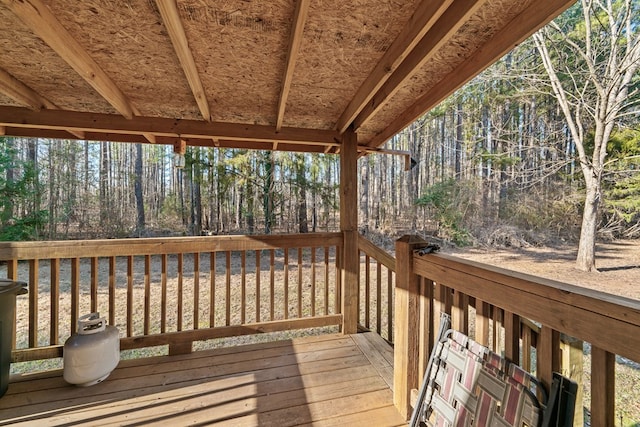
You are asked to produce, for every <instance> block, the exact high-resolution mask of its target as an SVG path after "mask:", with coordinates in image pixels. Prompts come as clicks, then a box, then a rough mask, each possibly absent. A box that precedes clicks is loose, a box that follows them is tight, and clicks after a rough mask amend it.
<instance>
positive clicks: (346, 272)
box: [340, 131, 360, 334]
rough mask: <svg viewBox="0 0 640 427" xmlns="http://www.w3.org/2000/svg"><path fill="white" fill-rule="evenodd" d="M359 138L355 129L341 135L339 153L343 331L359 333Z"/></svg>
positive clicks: (345, 332)
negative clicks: (342, 242)
mask: <svg viewBox="0 0 640 427" xmlns="http://www.w3.org/2000/svg"><path fill="white" fill-rule="evenodd" d="M357 146H358V140H357V136H356V134H355V133H354V132H351V131H347V132H346V133H345V134H344V135H343V139H342V150H341V152H340V231H342V234H343V237H344V244H343V251H342V256H343V260H342V272H341V275H342V280H341V282H342V316H343V321H342V332H343V333H344V334H355V333H357V332H358V285H359V283H358V272H359V271H360V257H359V252H358V151H357Z"/></svg>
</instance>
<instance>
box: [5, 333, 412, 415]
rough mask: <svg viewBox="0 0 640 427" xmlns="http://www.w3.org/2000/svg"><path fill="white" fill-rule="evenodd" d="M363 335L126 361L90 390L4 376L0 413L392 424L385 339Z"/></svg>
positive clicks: (44, 378)
mask: <svg viewBox="0 0 640 427" xmlns="http://www.w3.org/2000/svg"><path fill="white" fill-rule="evenodd" d="M371 335H372V334H360V335H359V336H357V337H351V336H344V335H342V334H331V335H322V336H317V337H306V338H298V339H294V340H287V341H275V342H267V343H261V344H251V345H245V346H240V347H233V348H222V349H217V350H206V351H199V352H194V353H191V354H183V355H175V356H161V357H154V358H148V359H137V360H125V361H121V362H120V365H119V366H118V368H117V369H116V370H115V371H114V372H113V373H112V374H111V375H110V376H109V378H107V379H106V380H105V381H104V382H103V383H101V384H100V385H99V386H96V387H89V388H80V387H73V386H70V385H68V384H66V383H65V382H64V381H63V380H62V378H61V374H62V372H61V371H49V372H45V373H41V374H35V375H27V376H24V377H13V378H12V383H11V385H10V387H9V392H8V393H7V394H6V395H5V396H4V397H3V398H2V400H0V413H2V414H3V415H4V414H6V417H4V419H3V422H7V423H9V424H12V425H18V426H20V425H29V423H32V422H33V420H35V419H37V420H38V423H40V424H45V425H60V424H83V423H84V424H91V423H98V422H99V423H100V424H101V425H118V424H120V425H122V424H131V423H137V424H144V425H154V424H158V425H167V424H170V425H185V424H190V423H202V424H212V423H215V424H216V425H217V424H221V425H274V426H276V425H277V426H288V425H298V424H313V425H326V426H331V425H345V424H344V423H345V422H346V421H348V424H346V425H365V424H366V423H369V424H370V423H371V422H372V420H373V419H372V418H371V417H372V416H375V417H376V418H375V420H376V425H389V426H399V425H402V422H403V419H402V418H401V417H400V414H398V412H397V411H396V410H395V408H393V406H392V396H391V390H390V389H389V386H388V385H387V383H386V382H385V379H384V377H383V375H388V374H389V371H388V369H389V365H388V358H386V357H385V355H384V354H385V353H388V352H389V351H390V347H389V346H388V345H386V343H384V342H379V341H377V340H379V338H377V339H376V337H372V336H371ZM385 346H386V348H385ZM378 417H379V418H378ZM380 420H382V423H383V424H379V423H378V421H380Z"/></svg>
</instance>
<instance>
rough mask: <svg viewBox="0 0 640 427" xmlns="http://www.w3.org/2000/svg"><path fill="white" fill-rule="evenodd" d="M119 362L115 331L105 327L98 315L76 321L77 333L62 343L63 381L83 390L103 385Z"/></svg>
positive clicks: (93, 314) (118, 346)
mask: <svg viewBox="0 0 640 427" xmlns="http://www.w3.org/2000/svg"><path fill="white" fill-rule="evenodd" d="M119 361H120V336H119V333H118V328H116V327H115V326H107V321H106V319H105V318H104V317H100V313H91V314H86V315H84V316H81V317H80V318H79V319H78V332H77V333H76V334H74V335H72V336H71V337H69V339H68V340H67V341H66V342H65V343H64V351H63V367H64V370H63V377H64V380H65V381H66V382H68V383H70V384H76V385H79V386H82V387H86V386H90V385H94V384H98V383H99V382H102V381H104V380H105V379H106V378H107V377H108V376H109V374H111V371H113V370H114V369H115V368H116V366H118V362H119Z"/></svg>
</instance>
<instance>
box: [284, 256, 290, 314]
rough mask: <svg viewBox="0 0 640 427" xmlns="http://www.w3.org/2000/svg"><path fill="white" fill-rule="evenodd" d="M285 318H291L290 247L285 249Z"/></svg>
mask: <svg viewBox="0 0 640 427" xmlns="http://www.w3.org/2000/svg"><path fill="white" fill-rule="evenodd" d="M283 268H284V318H285V319H288V318H289V249H288V248H285V249H284V267H283Z"/></svg>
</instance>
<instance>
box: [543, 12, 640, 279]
mask: <svg viewBox="0 0 640 427" xmlns="http://www.w3.org/2000/svg"><path fill="white" fill-rule="evenodd" d="M580 6H581V7H582V17H579V16H577V15H578V14H577V13H574V14H571V13H569V14H564V15H562V17H561V18H560V19H558V20H556V21H554V22H553V23H552V24H551V25H549V26H547V27H546V28H545V29H543V30H542V31H540V32H538V33H536V34H535V35H534V41H535V43H536V47H537V49H538V51H539V53H540V55H541V57H542V62H543V64H544V68H545V70H546V71H547V74H548V76H549V81H550V84H551V87H552V89H553V93H554V95H555V97H556V98H557V101H558V104H559V106H560V108H561V110H562V112H563V114H564V117H565V119H566V121H567V126H568V128H569V131H570V133H571V137H572V139H573V141H574V142H575V144H576V148H577V152H578V159H579V162H580V167H581V169H582V174H583V175H584V179H585V187H586V195H585V203H584V212H583V217H582V228H581V232H580V243H579V245H578V256H577V260H576V262H577V266H578V268H580V269H582V270H584V271H592V270H594V269H595V237H596V230H597V224H598V222H597V217H598V207H599V206H600V204H601V203H602V177H603V173H604V170H605V167H606V163H605V162H606V158H607V142H608V141H609V138H610V136H611V133H612V131H613V130H614V128H615V126H616V124H617V123H618V120H619V119H620V118H621V116H622V115H624V114H625V113H627V112H629V111H632V110H633V108H634V105H637V101H638V99H637V97H636V96H635V95H636V93H635V92H630V87H631V84H632V82H633V79H634V77H635V74H636V72H637V71H638V67H639V66H640V39H639V38H640V33H639V31H638V30H639V29H638V25H639V24H640V22H638V21H639V17H638V3H637V1H636V0H581V2H580ZM576 12H577V10H576ZM581 18H582V19H581ZM588 142H592V144H593V153H592V154H590V151H591V149H590V147H588V146H587V143H588Z"/></svg>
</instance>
